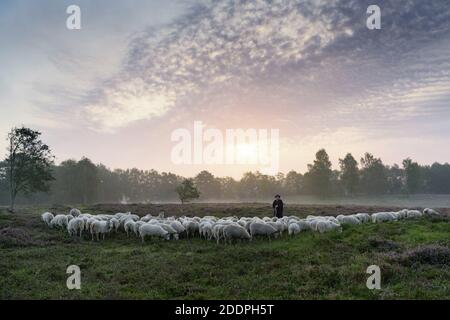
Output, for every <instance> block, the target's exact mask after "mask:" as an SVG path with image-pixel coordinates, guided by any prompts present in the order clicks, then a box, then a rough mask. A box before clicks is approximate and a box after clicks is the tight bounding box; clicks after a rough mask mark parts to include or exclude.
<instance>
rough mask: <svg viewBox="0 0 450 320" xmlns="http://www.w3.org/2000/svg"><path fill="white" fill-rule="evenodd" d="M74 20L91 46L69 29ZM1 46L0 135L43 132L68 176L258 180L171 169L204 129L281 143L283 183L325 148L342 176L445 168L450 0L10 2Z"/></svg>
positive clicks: (224, 170) (449, 130)
mask: <svg viewBox="0 0 450 320" xmlns="http://www.w3.org/2000/svg"><path fill="white" fill-rule="evenodd" d="M72 4H76V5H78V6H80V8H81V14H82V17H81V18H82V29H81V30H68V29H67V28H66V19H67V17H68V15H67V14H66V8H67V7H68V6H69V5H72ZM371 4H377V5H378V6H379V7H380V8H381V23H382V28H381V30H369V29H367V27H366V20H367V17H368V15H367V13H366V10H367V7H368V6H369V5H371ZM0 41H1V45H0V111H1V117H0V134H1V135H2V136H6V134H7V132H8V130H9V129H10V128H11V127H12V126H18V125H22V124H23V125H27V126H31V127H33V128H36V129H39V130H40V131H42V132H43V139H44V140H45V142H47V143H48V144H49V145H50V146H51V148H52V150H53V152H54V154H55V155H56V157H57V160H58V161H62V160H65V159H67V158H80V157H82V156H87V157H89V158H91V159H92V160H93V161H94V162H97V163H98V162H102V163H104V164H106V165H107V166H109V167H111V168H127V167H138V168H141V169H152V168H154V169H157V170H158V171H172V172H175V173H179V174H183V175H186V176H192V175H194V174H196V173H198V172H199V171H201V170H202V169H208V170H210V171H212V172H213V173H215V174H217V175H232V176H235V177H239V176H240V174H241V173H242V172H244V171H246V170H256V169H258V167H257V166H256V167H255V166H248V165H247V166H246V165H231V166H230V165H176V164H174V163H173V161H171V150H172V148H173V147H174V142H172V141H171V133H172V132H173V131H174V130H176V129H179V128H187V129H189V130H191V129H192V127H193V123H194V121H202V122H203V123H204V124H205V125H206V126H207V127H210V128H218V129H220V130H225V129H237V128H242V129H248V128H254V129H279V130H280V170H281V171H283V172H287V171H289V170H290V169H295V170H298V171H304V170H305V169H306V165H307V163H310V162H311V161H312V159H313V157H314V153H315V152H316V151H317V150H318V149H319V148H326V150H327V151H328V153H329V154H330V158H331V160H332V161H333V163H334V165H337V160H338V158H339V157H344V156H345V154H346V153H347V152H351V153H353V155H354V156H355V157H356V158H357V159H359V158H360V157H361V155H362V154H363V153H364V152H366V151H370V152H371V153H373V154H375V155H376V156H378V157H381V158H382V159H383V160H384V162H385V163H387V164H393V163H401V161H402V160H403V159H404V158H406V157H411V158H413V159H415V160H417V161H419V162H420V163H424V164H430V163H432V162H434V161H439V162H448V161H449V160H450V148H449V146H450V3H449V2H448V0H433V1H423V0H415V1H412V0H408V1H406V0H405V1H394V0H392V1H374V0H368V1H366V0H353V1H352V0H341V1H329V0H327V1H325V0H296V1H294V0H291V1H290V0H285V1H284V0H252V1H232V0H229V1H228V0H221V1H210V0H202V1H193V0H192V1H176V0H146V1H143V0H115V1H107V0H95V1H88V0H79V1H75V0H71V1H55V0H40V1H34V0H2V1H1V2H0ZM5 147H6V141H5V139H3V138H2V139H1V140H0V149H1V150H4V149H5Z"/></svg>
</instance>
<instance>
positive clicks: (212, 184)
mask: <svg viewBox="0 0 450 320" xmlns="http://www.w3.org/2000/svg"><path fill="white" fill-rule="evenodd" d="M194 182H195V186H196V187H197V188H198V190H199V191H200V193H201V195H202V199H219V197H220V189H221V188H220V181H219V180H218V179H217V178H216V177H214V175H212V174H211V173H210V172H208V171H206V170H204V171H202V172H200V173H199V174H198V175H197V176H196V177H195V178H194Z"/></svg>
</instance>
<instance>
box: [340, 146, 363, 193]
mask: <svg viewBox="0 0 450 320" xmlns="http://www.w3.org/2000/svg"><path fill="white" fill-rule="evenodd" d="M339 166H340V167H341V182H342V184H343V186H344V189H345V193H346V194H347V195H354V194H355V193H356V190H357V189H358V184H359V169H358V162H357V161H356V160H355V158H353V156H352V154H351V153H347V155H346V156H345V158H344V159H339Z"/></svg>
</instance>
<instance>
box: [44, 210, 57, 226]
mask: <svg viewBox="0 0 450 320" xmlns="http://www.w3.org/2000/svg"><path fill="white" fill-rule="evenodd" d="M54 217H55V216H54V215H53V213H50V212H44V213H43V214H42V215H41V219H42V221H44V222H45V224H47V226H49V227H50V223H51V222H52V220H53V218H54Z"/></svg>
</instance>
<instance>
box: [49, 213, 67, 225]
mask: <svg viewBox="0 0 450 320" xmlns="http://www.w3.org/2000/svg"><path fill="white" fill-rule="evenodd" d="M68 223H69V221H68V219H67V216H66V215H64V214H58V215H56V216H55V217H54V218H53V219H52V221H50V227H52V228H53V227H59V228H66V227H67V224H68Z"/></svg>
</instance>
